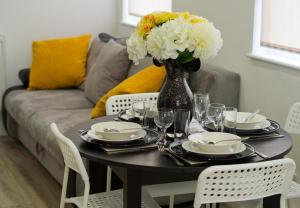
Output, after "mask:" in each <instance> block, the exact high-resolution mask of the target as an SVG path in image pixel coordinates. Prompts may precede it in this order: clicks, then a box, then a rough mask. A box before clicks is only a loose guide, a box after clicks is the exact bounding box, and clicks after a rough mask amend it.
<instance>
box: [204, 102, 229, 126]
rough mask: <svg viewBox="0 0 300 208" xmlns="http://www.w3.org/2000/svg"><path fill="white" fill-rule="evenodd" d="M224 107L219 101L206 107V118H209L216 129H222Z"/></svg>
mask: <svg viewBox="0 0 300 208" xmlns="http://www.w3.org/2000/svg"><path fill="white" fill-rule="evenodd" d="M224 109H225V105H224V104H221V103H211V104H209V105H208V107H207V112H206V113H207V118H208V120H210V121H211V122H212V123H213V125H214V128H215V130H216V131H219V130H220V131H223V124H222V123H223V120H224V118H223V111H224ZM219 127H221V128H220V129H219Z"/></svg>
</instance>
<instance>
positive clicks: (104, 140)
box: [87, 129, 147, 143]
mask: <svg viewBox="0 0 300 208" xmlns="http://www.w3.org/2000/svg"><path fill="white" fill-rule="evenodd" d="M91 131H94V130H93V129H90V130H88V131H87V135H88V136H89V137H91V138H92V139H95V140H99V141H101V142H110V143H113V142H115V143H117V142H132V141H136V140H139V139H141V138H144V137H145V136H146V135H147V131H146V130H144V129H141V130H139V131H137V132H142V131H143V136H142V135H140V136H138V137H136V138H134V139H130V140H128V139H126V140H120V139H118V140H116V139H114V140H112V139H105V138H104V137H103V136H101V137H102V138H101V139H99V138H95V137H92V136H91V135H90V134H89V132H91Z"/></svg>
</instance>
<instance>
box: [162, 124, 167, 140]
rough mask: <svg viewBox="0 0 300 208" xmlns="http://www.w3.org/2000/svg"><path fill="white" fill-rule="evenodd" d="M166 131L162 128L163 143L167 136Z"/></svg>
mask: <svg viewBox="0 0 300 208" xmlns="http://www.w3.org/2000/svg"><path fill="white" fill-rule="evenodd" d="M166 131H167V129H166V128H164V127H163V128H162V132H163V140H164V141H165V139H166V138H167V134H166Z"/></svg>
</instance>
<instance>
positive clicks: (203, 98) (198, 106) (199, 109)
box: [194, 93, 209, 126]
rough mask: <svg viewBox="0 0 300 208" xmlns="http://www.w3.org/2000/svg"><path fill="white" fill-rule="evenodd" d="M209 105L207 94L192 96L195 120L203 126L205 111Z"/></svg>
mask: <svg viewBox="0 0 300 208" xmlns="http://www.w3.org/2000/svg"><path fill="white" fill-rule="evenodd" d="M208 105H209V95H208V94H200V93H196V94H194V111H195V118H196V120H197V121H198V122H199V123H200V124H201V125H202V126H203V125H204V122H205V119H206V110H207V106H208Z"/></svg>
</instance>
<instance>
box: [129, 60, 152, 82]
mask: <svg viewBox="0 0 300 208" xmlns="http://www.w3.org/2000/svg"><path fill="white" fill-rule="evenodd" d="M151 65H153V61H152V57H148V56H147V57H146V58H144V59H142V60H140V62H139V64H138V65H135V64H132V66H131V67H130V69H129V71H128V77H130V76H132V75H134V74H136V73H138V72H139V71H141V70H143V69H145V68H146V67H148V66H151Z"/></svg>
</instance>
